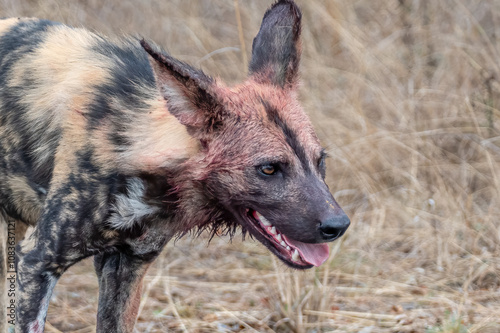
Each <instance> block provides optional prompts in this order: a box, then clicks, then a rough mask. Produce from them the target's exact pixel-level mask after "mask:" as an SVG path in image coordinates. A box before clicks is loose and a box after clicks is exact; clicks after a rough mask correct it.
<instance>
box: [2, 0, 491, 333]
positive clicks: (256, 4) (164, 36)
mask: <svg viewBox="0 0 500 333" xmlns="http://www.w3.org/2000/svg"><path fill="white" fill-rule="evenodd" d="M270 2H271V1H263V0H259V1H240V2H239V13H238V15H239V17H240V18H241V27H242V29H238V27H239V25H238V15H236V4H237V1H234V0H199V1H187V0H183V1H181V0H175V1H170V0H168V1H167V0H163V1H156V0H142V1H132V0H121V1H118V0H115V1H100V0H88V1H80V2H77V1H74V0H71V1H65V0H46V1H39V2H37V1H28V0H22V1H21V0H0V16H20V15H29V16H38V17H44V18H49V19H53V20H58V21H62V22H66V23H69V24H72V25H83V26H86V27H89V28H94V29H96V30H98V31H101V32H103V33H106V34H113V33H121V32H124V33H138V34H141V35H144V36H147V37H150V38H152V39H153V40H155V41H157V42H158V43H160V44H162V45H164V46H165V47H166V48H167V49H168V50H169V51H170V52H171V53H172V54H173V55H175V56H177V57H180V58H182V59H184V60H186V61H189V62H191V63H194V64H196V65H199V66H201V67H202V68H204V69H205V70H206V71H207V72H208V73H210V74H212V75H218V76H220V77H222V78H223V79H225V80H228V81H231V82H235V81H238V80H241V79H243V78H244V77H245V71H246V64H245V63H244V59H245V58H246V57H247V56H248V54H242V52H239V50H241V49H244V48H242V42H243V43H244V46H246V50H247V52H249V49H250V47H251V41H252V38H253V35H255V34H256V32H257V30H258V26H259V24H260V20H261V17H262V14H263V12H264V11H265V9H266V7H267V6H268V5H269V4H270ZM298 2H299V3H300V5H301V7H302V8H303V12H304V31H303V37H304V56H303V62H302V76H303V86H302V100H303V104H304V106H305V107H306V109H307V110H308V112H309V113H310V115H311V117H312V118H313V121H314V123H315V125H316V128H317V130H318V133H319V135H320V137H321V139H322V141H323V143H324V144H325V145H326V146H327V148H328V150H329V152H330V154H331V156H332V158H331V159H330V161H329V165H328V167H329V171H328V176H327V179H328V182H329V184H330V187H331V189H332V190H333V191H334V192H335V197H336V198H337V199H338V201H339V202H340V203H341V205H343V207H344V208H345V210H346V211H347V212H348V214H349V216H350V217H351V218H352V222H353V224H352V227H351V228H350V229H349V231H348V233H347V235H346V236H345V237H344V238H343V240H342V241H341V242H338V243H335V244H333V245H332V246H333V250H332V252H333V253H332V256H331V257H330V259H329V261H328V262H327V263H326V264H325V265H323V266H322V267H321V268H319V269H316V270H311V271H308V272H295V271H292V270H290V269H287V268H285V267H284V266H283V265H282V264H281V263H278V262H276V260H275V259H274V258H272V257H271V255H270V254H268V253H267V252H266V250H264V249H263V247H262V246H260V245H258V244H256V243H254V242H252V241H245V242H241V241H239V240H238V239H236V240H235V241H234V242H233V243H232V244H229V243H228V241H227V239H225V238H222V239H216V240H214V241H213V242H212V243H211V244H210V246H207V242H206V239H204V238H203V237H202V239H197V240H191V239H189V238H187V239H183V240H181V241H179V242H177V243H176V244H173V243H172V244H169V245H168V247H167V249H166V251H165V253H164V255H163V256H162V257H161V258H160V259H159V260H158V261H157V262H156V263H155V265H154V267H153V268H152V269H151V271H150V273H149V275H148V277H147V279H146V284H145V294H144V296H143V301H142V306H141V313H140V316H139V320H138V325H137V331H138V332H167V331H168V332H215V331H218V332H256V331H257V332H364V333H367V332H372V333H375V332H429V333H431V332H432V333H437V332H443V333H445V332H450V333H451V332H456V333H459V332H460V333H461V332H481V333H482V332H499V331H500V319H499V317H500V315H499V314H500V231H499V230H500V228H499V227H500V226H499V224H500V167H499V166H500V165H499V162H500V131H499V128H500V122H499V118H500V110H499V107H500V65H499V64H500V55H499V52H500V2H499V1H497V0H484V1H479V0H442V1H430V0H399V1H396V0H390V1H381V0H378V1H371V0H356V1H340V0H310V1H306V0H302V1H298ZM96 283H97V282H96V279H95V277H94V273H93V270H92V268H91V262H90V261H87V262H84V263H82V264H79V265H77V266H75V267H74V268H73V269H71V270H70V272H69V273H68V274H66V275H64V276H63V278H62V279H61V281H60V283H59V285H58V286H57V288H56V292H55V294H54V297H53V299H52V303H51V307H50V310H49V317H48V322H49V324H48V329H47V331H49V332H60V331H61V332H82V333H83V332H93V331H95V326H94V325H95V311H96V303H97V293H96V292H97V285H96Z"/></svg>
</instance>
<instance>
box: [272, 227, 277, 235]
mask: <svg viewBox="0 0 500 333" xmlns="http://www.w3.org/2000/svg"><path fill="white" fill-rule="evenodd" d="M271 233H272V234H273V235H276V228H275V227H272V228H271Z"/></svg>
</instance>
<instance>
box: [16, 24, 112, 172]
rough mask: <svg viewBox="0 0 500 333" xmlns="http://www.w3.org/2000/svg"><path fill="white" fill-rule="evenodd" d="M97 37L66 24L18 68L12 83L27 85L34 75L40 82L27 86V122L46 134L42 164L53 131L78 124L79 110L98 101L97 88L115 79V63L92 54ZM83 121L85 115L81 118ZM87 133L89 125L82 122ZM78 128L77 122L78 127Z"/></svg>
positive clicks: (38, 152)
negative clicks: (112, 76) (111, 73)
mask: <svg viewBox="0 0 500 333" xmlns="http://www.w3.org/2000/svg"><path fill="white" fill-rule="evenodd" d="M96 38H97V37H96V36H95V35H94V34H92V33H90V32H88V31H86V30H83V29H73V28H69V27H66V26H52V27H49V28H48V34H47V38H46V40H45V41H44V43H43V44H42V45H41V46H40V47H39V48H37V49H36V52H34V53H30V54H28V55H25V56H24V58H23V59H22V60H19V61H17V62H16V63H15V65H14V66H13V68H12V70H11V73H10V80H9V81H8V85H9V86H11V87H14V86H20V85H23V80H24V79H25V78H26V77H29V78H30V79H31V80H33V81H35V82H37V83H38V84H37V85H36V86H33V87H27V89H26V92H25V95H24V98H23V100H22V103H23V104H24V105H25V107H26V108H27V110H28V111H27V112H26V113H25V117H26V121H27V122H29V123H30V124H31V126H32V128H33V131H34V132H37V133H41V135H42V136H44V135H45V137H41V138H40V140H38V142H39V144H38V146H36V147H34V149H33V154H34V156H36V158H37V165H43V164H44V163H45V162H46V161H47V160H48V159H49V158H50V157H51V150H50V149H49V148H50V146H51V144H52V142H51V136H50V135H51V133H54V132H57V131H58V130H59V128H60V127H61V126H62V124H68V123H71V122H72V121H74V120H75V117H74V112H80V113H83V112H85V107H86V106H87V105H88V104H89V103H90V102H91V101H92V98H93V89H94V87H95V86H96V85H99V84H102V83H104V82H105V80H106V79H107V78H108V77H109V71H107V70H106V68H109V67H110V64H109V61H108V60H106V59H105V58H103V57H101V58H99V57H98V56H97V55H96V54H95V53H93V52H92V51H91V46H92V45H93V43H94V42H95V40H96ZM80 118H81V119H83V116H82V115H81V114H80ZM77 123H78V126H79V128H78V129H77V128H76V126H72V127H73V128H72V129H73V130H78V131H84V126H83V125H84V123H85V122H84V121H81V120H77ZM74 125H76V124H74Z"/></svg>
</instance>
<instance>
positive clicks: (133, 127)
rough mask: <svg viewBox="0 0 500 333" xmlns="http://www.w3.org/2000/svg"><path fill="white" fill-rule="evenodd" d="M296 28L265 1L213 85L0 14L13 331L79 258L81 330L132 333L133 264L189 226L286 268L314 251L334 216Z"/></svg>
mask: <svg viewBox="0 0 500 333" xmlns="http://www.w3.org/2000/svg"><path fill="white" fill-rule="evenodd" d="M300 30H301V13H300V11H299V9H298V8H297V6H296V5H295V4H294V3H293V1H291V0H280V1H278V2H276V3H275V4H274V5H273V6H272V7H271V8H270V9H269V10H268V11H267V12H266V14H265V16H264V19H263V21H262V26H261V28H260V31H259V33H258V34H257V36H256V38H255V39H254V42H253V50H252V59H251V62H250V67H249V69H250V70H249V72H250V74H249V77H248V79H247V80H246V81H245V82H243V83H242V84H240V85H237V86H234V87H227V86H225V85H224V84H223V83H221V82H220V81H218V80H215V79H213V78H211V77H209V76H207V75H205V74H204V73H203V72H201V71H200V70H198V69H195V68H193V67H191V66H189V65H187V64H185V63H183V62H181V61H179V60H176V59H174V58H172V57H171V56H170V55H168V54H167V53H165V52H164V51H161V50H160V49H159V48H158V47H157V46H155V45H154V44H152V43H151V42H147V41H145V40H142V41H139V40H136V39H133V38H120V39H108V38H104V37H103V36H100V35H97V34H95V33H92V32H89V31H86V30H83V29H77V28H71V27H67V26H64V25H61V24H57V23H54V22H50V21H44V20H38V19H4V20H0V219H2V220H6V221H7V220H14V219H15V220H16V221H17V222H18V225H30V226H35V228H34V230H33V232H32V233H31V234H30V236H29V237H27V238H26V239H25V240H23V241H22V242H21V243H20V244H19V245H18V248H17V257H18V258H17V271H18V286H17V288H18V290H17V292H18V299H17V302H18V303H17V323H16V329H17V331H18V332H42V331H43V329H44V322H45V316H46V312H47V308H48V303H49V299H50V295H51V292H52V289H53V288H54V285H55V284H56V281H57V279H58V278H59V277H60V276H61V275H62V274H63V273H64V271H65V270H66V269H67V268H68V267H70V266H71V265H73V264H74V263H76V262H78V261H79V260H82V259H83V258H85V257H88V256H94V258H95V269H96V272H97V276H98V280H99V288H100V291H99V310H98V315H97V331H98V332H132V330H133V326H134V323H135V317H136V314H137V310H138V304H139V299H140V293H141V280H142V278H143V276H144V274H145V273H146V270H147V268H148V266H149V265H150V263H151V262H152V261H153V260H154V259H155V258H156V257H157V256H158V254H159V253H160V251H161V249H162V248H163V247H164V245H165V244H166V243H167V242H168V241H169V240H170V239H171V238H172V237H175V236H179V235H182V234H184V233H186V232H187V231H189V230H190V229H193V228H202V229H203V228H212V229H213V230H217V229H220V228H229V230H234V228H235V226H237V225H240V226H241V227H242V228H243V229H244V230H245V231H246V232H249V233H250V234H251V235H252V236H253V237H255V238H256V239H258V240H259V241H260V242H262V243H263V244H264V245H265V246H267V247H268V248H269V250H270V251H271V252H273V253H274V254H275V255H276V256H278V257H279V258H280V259H281V260H283V261H284V262H285V263H286V264H288V265H289V266H291V267H294V268H299V269H305V268H310V267H312V266H319V265H321V264H322V263H323V262H324V261H325V260H326V258H327V257H328V253H329V252H328V246H327V245H326V244H325V242H329V241H333V240H334V239H336V238H338V237H340V236H341V235H342V234H343V233H344V232H345V230H346V229H347V227H348V225H349V219H348V218H347V216H346V215H345V214H344V213H343V211H342V210H341V208H340V207H339V206H338V205H337V203H336V202H335V200H334V199H333V197H332V195H331V194H330V193H329V191H328V188H327V186H326V184H325V182H324V177H325V161H324V160H325V151H324V150H323V149H322V148H321V146H320V144H319V142H318V139H317V137H316V135H315V133H314V130H313V128H312V126H311V124H310V121H309V120H308V118H307V116H306V115H305V113H304V112H303V110H302V108H301V107H300V105H299V103H298V100H297V84H298V83H297V80H298V75H297V74H298V68H299V58H300V40H299V37H300ZM2 227H3V226H2ZM2 230H3V229H2ZM20 234H22V232H20ZM20 234H19V235H17V237H18V239H20V237H22V235H20ZM0 253H1V252H0ZM3 259H5V255H3ZM2 280H4V279H3V278H2ZM2 308H4V307H3V306H2ZM3 321H5V316H2V322H3Z"/></svg>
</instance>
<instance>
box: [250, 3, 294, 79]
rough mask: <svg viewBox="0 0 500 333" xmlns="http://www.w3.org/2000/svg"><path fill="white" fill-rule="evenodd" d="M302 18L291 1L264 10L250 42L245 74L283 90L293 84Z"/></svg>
mask: <svg viewBox="0 0 500 333" xmlns="http://www.w3.org/2000/svg"><path fill="white" fill-rule="evenodd" d="M301 18H302V14H301V12H300V9H299V8H298V7H297V5H296V4H295V3H294V2H293V1H292V0H280V1H278V2H276V3H275V4H274V5H273V6H272V7H271V8H270V9H268V10H267V12H266V14H265V15H264V18H263V19H262V24H261V26H260V30H259V33H258V34H257V36H256V37H255V39H254V40H253V45H252V60H251V61H250V66H249V72H250V75H251V76H253V77H254V79H255V80H257V81H260V82H262V83H271V84H274V85H276V86H279V87H282V88H286V87H287V86H290V85H294V84H295V83H296V81H297V76H298V70H299V61H300V53H301V44H300V30H301Z"/></svg>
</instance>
